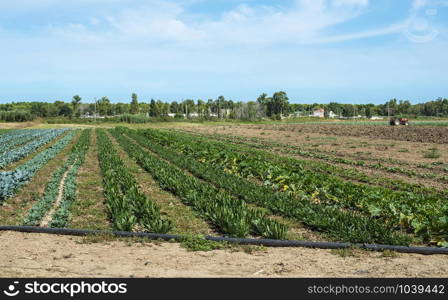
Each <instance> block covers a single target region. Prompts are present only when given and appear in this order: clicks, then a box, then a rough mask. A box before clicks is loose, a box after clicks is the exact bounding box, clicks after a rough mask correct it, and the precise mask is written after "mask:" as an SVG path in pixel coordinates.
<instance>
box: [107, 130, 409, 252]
mask: <svg viewBox="0 0 448 300" xmlns="http://www.w3.org/2000/svg"><path fill="white" fill-rule="evenodd" d="M115 131H117V132H120V133H121V134H125V135H127V136H129V137H131V138H132V139H133V140H134V141H136V142H137V143H138V144H139V145H141V146H143V147H145V148H146V149H149V150H151V151H152V152H153V153H156V154H157V155H158V156H159V157H161V158H163V159H165V160H167V161H169V162H171V163H172V164H174V165H176V166H178V167H180V168H182V169H185V170H187V171H189V172H191V173H192V174H193V175H195V176H196V177H198V178H200V179H203V180H205V181H207V182H209V183H211V184H213V185H214V186H216V187H218V188H220V189H223V190H226V191H227V192H229V193H230V194H232V195H233V196H235V197H237V198H239V199H241V200H244V201H247V202H248V203H253V204H255V205H257V206H260V207H263V208H266V209H269V210H270V211H271V212H272V213H273V214H277V215H281V216H284V217H287V218H290V219H293V220H295V221H297V222H300V223H301V224H303V225H305V226H307V227H308V228H311V229H313V230H317V231H320V232H323V233H324V234H325V235H326V236H327V237H329V238H330V239H333V240H338V241H344V242H354V243H384V244H399V245H403V244H408V243H409V242H410V239H409V238H408V237H406V236H404V235H400V234H398V233H396V232H395V231H394V230H392V229H390V227H389V226H386V225H384V224H382V223H380V222H378V221H377V220H372V219H371V218H368V217H366V216H362V215H360V214H359V213H355V212H351V211H345V210H341V209H339V208H337V207H330V206H324V205H320V204H317V203H313V202H312V201H311V199H310V198H309V197H308V196H307V195H304V194H302V195H300V197H291V195H288V194H286V193H280V192H277V191H274V190H272V189H271V188H269V187H266V186H263V185H259V184H257V183H255V182H251V181H249V180H245V179H242V178H241V177H239V176H237V175H235V174H232V173H228V172H225V171H224V170H223V169H222V168H220V167H218V166H216V165H213V164H211V163H208V162H206V161H204V160H200V161H197V160H195V159H194V158H193V157H192V156H190V155H187V154H185V153H181V152H175V151H173V150H170V149H169V148H168V147H164V146H162V145H160V144H158V142H157V141H158V139H157V138H156V139H153V138H151V137H150V136H149V135H146V136H143V135H141V134H138V133H137V132H136V131H134V130H129V129H125V128H117V129H115Z"/></svg>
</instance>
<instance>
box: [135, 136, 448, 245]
mask: <svg viewBox="0 0 448 300" xmlns="http://www.w3.org/2000/svg"><path fill="white" fill-rule="evenodd" d="M139 133H140V134H143V135H145V136H147V137H149V138H151V139H152V140H154V141H157V142H158V143H159V144H161V145H164V146H166V147H170V148H171V149H173V150H175V151H177V152H182V153H185V154H187V155H189V156H191V157H194V158H195V159H196V160H198V161H203V162H208V163H210V164H212V165H215V166H218V167H220V168H222V169H223V170H225V171H226V172H228V173H232V174H236V175H237V176H240V177H243V178H255V179H257V180H260V181H262V182H263V183H264V184H265V185H267V186H269V187H271V188H273V189H275V190H278V191H284V192H286V193H289V194H292V195H295V194H300V193H301V192H305V193H306V194H307V195H309V196H311V197H312V199H314V200H313V201H315V202H319V203H321V204H324V205H332V206H338V207H342V208H346V209H355V210H357V211H360V212H362V213H364V214H366V215H368V216H371V217H375V218H379V219H380V220H381V221H383V222H385V223H386V224H391V225H393V226H396V227H400V228H403V229H406V230H409V231H412V232H413V233H415V234H416V235H418V236H420V237H421V238H423V239H424V240H425V241H433V242H438V243H439V245H446V240H447V238H448V236H447V233H448V217H447V216H448V203H447V201H446V198H442V197H440V196H439V195H435V194H434V195H428V194H420V193H412V192H401V191H393V190H390V189H387V188H383V187H375V186H368V185H364V184H357V183H353V182H349V181H344V180H341V179H340V178H337V177H335V176H331V175H328V174H325V173H321V172H314V171H313V170H309V169H306V168H304V166H303V165H304V164H305V163H306V161H301V160H298V159H292V158H279V157H278V156H276V155H273V154H271V153H268V152H264V151H259V150H253V149H249V148H247V147H243V146H240V145H231V144H229V143H224V142H219V141H212V140H210V139H205V138H202V137H197V136H192V135H189V134H181V133H175V132H161V131H157V130H151V129H147V130H140V131H139Z"/></svg>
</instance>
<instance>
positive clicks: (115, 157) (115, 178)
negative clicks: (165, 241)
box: [97, 129, 172, 233]
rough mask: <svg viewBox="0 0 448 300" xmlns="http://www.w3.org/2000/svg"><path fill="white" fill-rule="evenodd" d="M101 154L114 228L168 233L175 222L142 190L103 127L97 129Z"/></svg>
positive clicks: (108, 203) (99, 155)
mask: <svg viewBox="0 0 448 300" xmlns="http://www.w3.org/2000/svg"><path fill="white" fill-rule="evenodd" d="M97 141H98V157H99V161H100V167H101V172H102V174H103V187H104V195H105V198H106V207H107V210H108V214H109V217H110V219H111V220H112V224H113V228H114V229H116V230H122V231H133V230H135V229H138V230H146V231H148V232H157V233H166V232H168V231H170V230H171V229H172V223H171V222H170V221H169V220H166V219H163V218H162V216H161V214H160V210H159V208H158V207H157V206H156V204H155V203H154V202H153V201H151V200H150V199H148V198H147V197H146V196H145V195H144V194H143V193H142V192H141V191H140V190H139V186H138V183H137V181H136V179H135V177H134V176H133V175H132V174H131V173H130V172H129V170H128V169H127V168H126V166H125V164H124V163H123V161H122V160H121V158H120V156H119V154H118V152H117V150H116V149H115V147H114V146H113V144H112V142H111V141H110V139H109V137H108V136H107V134H106V132H105V130H104V129H98V130H97Z"/></svg>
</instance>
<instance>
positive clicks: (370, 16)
mask: <svg viewBox="0 0 448 300" xmlns="http://www.w3.org/2000/svg"><path fill="white" fill-rule="evenodd" d="M0 11H1V14H0V68H1V71H0V102H7V101H22V100H30V101H31V100H48V101H54V100H70V98H71V97H72V96H73V95H74V94H80V95H81V96H82V97H83V100H84V102H89V101H93V99H94V97H101V96H109V98H110V99H111V100H112V101H128V100H129V99H130V95H131V93H132V92H136V93H138V95H139V98H140V100H142V101H144V100H148V99H151V98H156V99H162V100H182V99H186V98H193V99H198V98H200V99H205V100H206V99H209V98H217V97H218V96H219V95H224V96H226V98H230V99H233V100H253V99H255V98H256V97H257V96H258V95H259V94H261V93H262V92H266V93H269V94H270V93H273V92H274V91H277V90H284V91H286V92H287V93H288V95H289V97H290V99H291V101H292V102H302V103H312V102H329V101H340V102H346V103H364V102H372V103H381V102H384V101H386V100H388V99H390V98H393V97H396V98H399V99H409V100H411V101H413V102H419V101H426V100H429V99H435V98H437V97H448V76H447V71H448V54H447V53H448V50H447V49H448V0H277V1H274V0H65V1H61V0H16V1H6V0H5V1H0Z"/></svg>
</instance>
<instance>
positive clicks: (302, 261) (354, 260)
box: [0, 232, 448, 277]
mask: <svg viewBox="0 0 448 300" xmlns="http://www.w3.org/2000/svg"><path fill="white" fill-rule="evenodd" d="M359 252H360V253H355V256H348V257H341V256H339V255H336V254H334V253H332V252H331V251H330V250H319V249H305V248H266V249H265V250H258V251H253V252H252V253H246V252H244V251H238V252H232V251H230V250H215V251H210V252H188V251H187V250H185V249H183V248H181V247H180V246H179V244H178V243H168V242H163V243H129V242H126V241H110V242H101V243H90V244H89V243H83V238H82V237H69V236H56V235H46V234H28V233H18V232H0V253H1V254H2V255H1V256H0V270H1V271H0V272H1V273H0V276H1V277H131V276H132V277H447V276H448V256H443V255H431V256H424V255H417V254H398V255H397V256H396V257H387V258H385V257H381V254H380V253H375V252H365V251H359Z"/></svg>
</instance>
